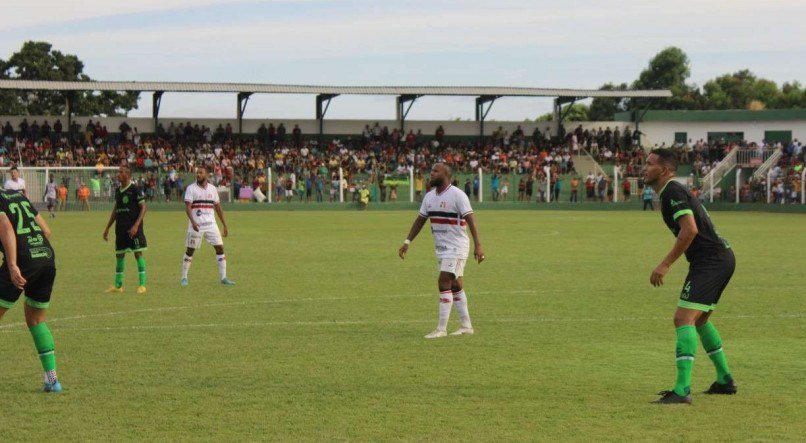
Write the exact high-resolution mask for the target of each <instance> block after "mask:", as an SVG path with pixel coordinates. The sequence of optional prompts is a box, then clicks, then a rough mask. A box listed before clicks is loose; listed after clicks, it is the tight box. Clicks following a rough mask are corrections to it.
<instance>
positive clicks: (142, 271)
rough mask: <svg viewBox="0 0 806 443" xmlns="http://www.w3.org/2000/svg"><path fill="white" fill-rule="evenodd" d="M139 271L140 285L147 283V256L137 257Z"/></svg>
mask: <svg viewBox="0 0 806 443" xmlns="http://www.w3.org/2000/svg"><path fill="white" fill-rule="evenodd" d="M137 272H138V276H139V277H140V286H145V285H146V258H145V257H143V256H142V255H141V256H140V257H138V258H137Z"/></svg>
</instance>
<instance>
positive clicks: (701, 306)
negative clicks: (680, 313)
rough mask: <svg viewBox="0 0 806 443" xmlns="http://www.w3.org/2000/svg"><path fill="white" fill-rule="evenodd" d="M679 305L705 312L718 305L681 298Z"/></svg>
mask: <svg viewBox="0 0 806 443" xmlns="http://www.w3.org/2000/svg"><path fill="white" fill-rule="evenodd" d="M677 307H679V308H686V309H694V310H695V311H703V312H711V311H713V310H714V309H716V305H704V304H702V303H692V302H690V301H685V300H679V301H678V302H677Z"/></svg>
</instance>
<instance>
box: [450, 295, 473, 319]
mask: <svg viewBox="0 0 806 443" xmlns="http://www.w3.org/2000/svg"><path fill="white" fill-rule="evenodd" d="M453 306H454V307H455V308H456V313H457V314H459V321H460V322H462V327H463V328H472V327H473V326H471V324H470V312H469V311H468V310H467V297H466V296H465V290H464V289H462V290H461V291H459V292H454V293H453Z"/></svg>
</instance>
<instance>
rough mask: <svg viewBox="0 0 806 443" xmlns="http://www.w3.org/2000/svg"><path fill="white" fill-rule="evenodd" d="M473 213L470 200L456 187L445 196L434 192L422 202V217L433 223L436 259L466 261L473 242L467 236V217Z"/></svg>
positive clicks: (451, 187)
mask: <svg viewBox="0 0 806 443" xmlns="http://www.w3.org/2000/svg"><path fill="white" fill-rule="evenodd" d="M471 213H473V208H471V207H470V199H468V198H467V195H466V194H465V193H464V192H462V190H461V189H459V188H457V187H456V186H448V188H447V189H445V190H444V191H442V193H437V189H436V188H434V189H431V191H429V192H428V193H427V194H425V197H424V198H423V204H422V205H421V206H420V216H422V217H426V218H428V219H429V220H431V234H432V235H433V236H434V249H435V250H436V253H437V258H459V259H463V260H467V256H468V254H469V253H470V238H468V236H467V230H466V229H465V227H466V226H467V222H465V217H466V216H467V215H468V214H471Z"/></svg>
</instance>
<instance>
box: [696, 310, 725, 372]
mask: <svg viewBox="0 0 806 443" xmlns="http://www.w3.org/2000/svg"><path fill="white" fill-rule="evenodd" d="M697 333H698V334H700V340H701V341H702V347H703V348H705V352H707V353H708V357H709V358H710V359H711V361H712V362H714V366H715V367H716V381H717V383H720V384H725V383H727V381H728V380H729V379H730V378H731V376H730V370H729V369H728V360H727V359H726V358H725V352H724V351H723V350H722V337H720V336H719V331H717V330H716V326H714V324H713V323H711V322H710V321H709V322H708V323H706V324H704V325H702V326H699V327H698V328H697Z"/></svg>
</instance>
